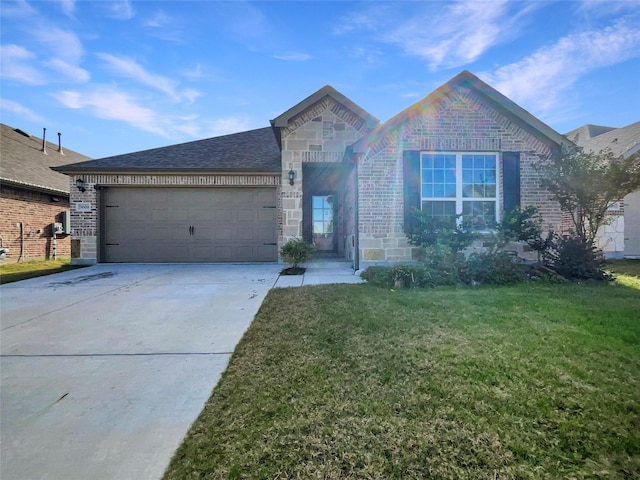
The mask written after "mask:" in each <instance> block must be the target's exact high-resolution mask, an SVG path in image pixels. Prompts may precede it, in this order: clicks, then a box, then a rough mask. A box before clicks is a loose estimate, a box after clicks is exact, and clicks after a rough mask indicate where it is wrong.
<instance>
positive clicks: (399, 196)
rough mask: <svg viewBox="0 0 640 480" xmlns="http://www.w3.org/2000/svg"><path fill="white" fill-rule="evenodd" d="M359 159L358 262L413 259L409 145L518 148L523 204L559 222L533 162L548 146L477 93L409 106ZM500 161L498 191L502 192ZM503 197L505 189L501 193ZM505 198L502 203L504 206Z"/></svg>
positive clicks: (437, 148) (489, 149) (478, 149)
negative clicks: (406, 184)
mask: <svg viewBox="0 0 640 480" xmlns="http://www.w3.org/2000/svg"><path fill="white" fill-rule="evenodd" d="M370 147H371V148H370V150H369V151H368V153H367V154H365V155H363V157H362V158H361V160H360V162H359V167H358V168H359V169H358V172H359V192H358V195H359V204H358V209H359V210H358V218H359V225H358V228H359V232H360V242H359V248H360V252H359V253H360V267H361V268H364V267H366V266H367V265H370V264H375V263H379V262H401V261H410V260H411V259H412V256H413V249H412V248H411V247H410V245H409V244H408V242H407V239H406V236H405V234H404V199H403V172H402V154H403V151H405V150H423V151H424V150H432V151H433V150H435V151H452V152H457V151H473V152H482V151H487V152H497V153H500V152H505V151H511V152H520V166H521V199H520V203H521V205H523V206H525V205H532V204H535V205H537V206H538V208H539V210H540V212H541V214H542V215H543V218H544V224H545V226H548V225H553V226H556V225H557V226H559V224H560V220H561V216H560V209H559V207H558V205H557V204H555V203H554V202H551V201H550V198H549V193H548V192H547V191H546V190H544V189H543V188H542V187H541V186H540V176H539V173H537V172H536V170H535V169H534V167H533V165H534V163H536V162H538V161H539V159H540V158H541V157H544V156H546V155H549V153H550V151H551V150H550V147H549V146H548V145H547V144H545V143H544V142H542V141H541V140H540V139H538V138H537V137H534V136H533V135H531V134H530V133H529V132H527V131H526V130H524V129H523V128H522V127H520V126H519V125H518V124H515V123H513V122H512V121H510V120H509V119H508V118H506V117H505V116H503V115H502V114H501V113H500V112H497V111H495V110H493V109H491V108H489V107H488V106H487V105H485V104H484V103H483V102H481V101H479V100H478V99H477V98H475V97H473V96H472V95H471V94H468V93H466V92H464V91H459V92H454V93H452V94H450V95H449V96H448V97H447V98H445V99H442V101H441V102H439V103H438V104H436V105H428V106H426V108H422V109H416V111H413V112H408V115H407V116H406V118H405V119H404V121H403V123H399V124H398V125H395V126H391V128H389V129H388V130H387V133H386V135H385V136H384V137H383V138H380V139H376V141H375V143H373V144H371V145H370ZM501 172H502V165H501V162H500V179H499V183H500V185H499V191H500V192H502V177H501ZM500 197H501V194H500ZM501 202H502V198H500V204H499V205H498V208H499V209H501V208H502V205H501Z"/></svg>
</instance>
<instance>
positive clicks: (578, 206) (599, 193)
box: [538, 149, 640, 245]
mask: <svg viewBox="0 0 640 480" xmlns="http://www.w3.org/2000/svg"><path fill="white" fill-rule="evenodd" d="M538 170H539V171H540V172H541V174H542V186H543V187H544V188H546V189H547V190H548V191H549V192H551V194H552V195H553V199H554V200H556V201H557V202H558V203H559V204H560V209H561V210H562V211H563V212H565V213H568V214H569V215H570V216H571V221H572V222H573V226H574V228H575V231H574V234H575V236H577V237H578V238H579V239H581V240H582V241H583V243H584V244H585V245H593V243H594V240H595V238H596V234H597V233H598V230H599V229H600V227H601V226H603V225H605V224H606V223H607V221H609V220H608V219H607V209H608V208H609V207H610V206H611V205H612V204H613V203H615V202H617V201H620V200H622V198H623V197H624V196H625V195H627V194H629V193H631V192H633V191H635V190H637V189H638V188H640V152H636V153H634V154H633V155H631V156H629V157H628V158H623V157H622V156H616V155H614V154H613V153H612V152H611V150H609V149H605V150H602V151H600V152H598V153H593V152H584V151H581V150H566V149H565V150H563V151H562V153H561V154H560V155H557V156H554V157H552V158H551V159H549V160H547V161H544V162H541V163H540V164H539V165H538Z"/></svg>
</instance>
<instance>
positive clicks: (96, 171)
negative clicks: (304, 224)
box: [56, 167, 281, 175]
mask: <svg viewBox="0 0 640 480" xmlns="http://www.w3.org/2000/svg"><path fill="white" fill-rule="evenodd" d="M56 171H58V172H60V173H63V174H64V175H77V174H91V175H100V174H107V175H114V174H116V175H117V174H119V173H136V174H144V175H175V174H181V175H192V174H193V175H202V174H209V175H218V174H224V175H234V174H241V175H277V174H280V173H281V170H279V169H278V170H275V169H274V170H254V169H241V168H217V169H210V168H192V169H185V168H163V169H153V168H135V167H127V168H100V167H97V168H96V167H77V168H72V169H66V168H65V169H62V168H60V169H56Z"/></svg>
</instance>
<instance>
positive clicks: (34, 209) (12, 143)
mask: <svg viewBox="0 0 640 480" xmlns="http://www.w3.org/2000/svg"><path fill="white" fill-rule="evenodd" d="M0 129H1V135H2V136H1V140H0V248H1V249H2V250H3V251H4V253H5V255H4V259H3V261H6V262H16V261H21V260H27V259H44V258H52V257H53V256H54V245H55V247H56V253H57V256H59V257H67V258H68V257H70V255H71V250H70V245H71V242H70V236H69V234H68V226H67V233H66V234H65V233H61V234H56V239H55V242H54V241H53V240H54V238H53V224H54V223H60V224H63V223H64V222H65V214H64V212H68V211H69V178H68V177H67V176H65V175H63V174H61V173H57V172H54V171H53V170H51V168H50V167H58V166H61V165H64V164H66V163H75V162H80V161H85V160H88V159H89V157H87V156H85V155H80V154H79V153H76V152H73V151H71V150H67V149H63V148H61V145H60V142H58V144H57V145H55V144H53V143H50V142H44V143H43V141H42V139H41V138H37V137H34V136H32V135H30V134H28V133H26V132H23V131H22V130H19V129H14V128H11V127H9V126H7V125H4V124H0ZM58 140H60V136H58ZM66 219H67V221H68V214H67V217H66ZM62 232H64V228H62Z"/></svg>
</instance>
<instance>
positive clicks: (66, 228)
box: [60, 210, 71, 235]
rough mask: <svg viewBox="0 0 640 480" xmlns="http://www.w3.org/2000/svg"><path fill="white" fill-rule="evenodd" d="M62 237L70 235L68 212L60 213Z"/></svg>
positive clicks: (69, 215) (69, 213) (69, 216)
mask: <svg viewBox="0 0 640 480" xmlns="http://www.w3.org/2000/svg"><path fill="white" fill-rule="evenodd" d="M60 233H61V234H63V235H69V234H70V233H71V212H70V211H69V210H67V211H65V212H62V232H60Z"/></svg>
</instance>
